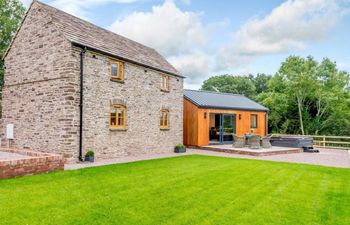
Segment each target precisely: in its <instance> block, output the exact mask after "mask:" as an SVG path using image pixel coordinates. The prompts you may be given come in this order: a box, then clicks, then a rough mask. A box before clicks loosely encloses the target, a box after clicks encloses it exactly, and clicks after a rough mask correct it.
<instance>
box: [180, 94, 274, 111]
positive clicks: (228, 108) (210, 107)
mask: <svg viewBox="0 0 350 225" xmlns="http://www.w3.org/2000/svg"><path fill="white" fill-rule="evenodd" d="M184 98H185V99H186V100H188V101H189V102H191V103H192V104H193V105H195V106H197V107H198V108H200V109H222V110H239V111H249V112H268V111H269V109H265V110H263V109H252V108H244V107H241V108H240V107H222V106H206V105H199V104H197V103H196V102H194V101H192V100H191V99H190V98H188V97H186V96H184Z"/></svg>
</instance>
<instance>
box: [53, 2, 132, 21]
mask: <svg viewBox="0 0 350 225" xmlns="http://www.w3.org/2000/svg"><path fill="white" fill-rule="evenodd" d="M136 1H138V0H53V1H51V2H49V4H50V5H52V6H54V7H57V8H59V9H61V10H63V11H65V12H67V13H70V14H73V15H75V16H78V17H80V18H84V19H88V18H89V10H90V9H93V8H94V7H97V6H103V5H106V4H108V3H124V4H127V3H133V2H136Z"/></svg>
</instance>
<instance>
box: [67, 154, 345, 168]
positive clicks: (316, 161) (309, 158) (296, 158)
mask: <svg viewBox="0 0 350 225" xmlns="http://www.w3.org/2000/svg"><path fill="white" fill-rule="evenodd" d="M193 154H199V155H210V156H220V157H228V158H245V159H257V160H268V161H278V162H289V163H304V164H311V165H321V166H330V167H338V168H350V152H349V151H347V150H335V149H320V153H295V154H282V155H269V156H250V155H241V154H232V153H225V152H214V151H208V150H196V149H187V152H186V153H181V154H177V153H161V154H150V155H140V156H127V157H121V158H114V159H106V160H97V161H96V162H94V163H85V162H84V163H70V164H66V165H65V170H74V169H81V168H87V167H95V166H103V165H110V164H117V163H127V162H135V161H141V160H149V159H160V158H168V157H181V156H184V155H193Z"/></svg>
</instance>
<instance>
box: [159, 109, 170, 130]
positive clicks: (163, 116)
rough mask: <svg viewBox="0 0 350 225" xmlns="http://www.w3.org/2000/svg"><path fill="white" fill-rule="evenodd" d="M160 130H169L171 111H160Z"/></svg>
mask: <svg viewBox="0 0 350 225" xmlns="http://www.w3.org/2000/svg"><path fill="white" fill-rule="evenodd" d="M160 129H169V110H167V109H162V110H161V111H160Z"/></svg>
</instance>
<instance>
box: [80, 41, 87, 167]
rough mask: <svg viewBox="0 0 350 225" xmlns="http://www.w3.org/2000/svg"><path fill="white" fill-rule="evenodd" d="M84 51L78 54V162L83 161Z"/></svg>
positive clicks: (83, 49) (84, 48)
mask: <svg viewBox="0 0 350 225" xmlns="http://www.w3.org/2000/svg"><path fill="white" fill-rule="evenodd" d="M86 49H87V48H86V47H83V48H82V50H81V52H80V102H79V112H80V114H79V116H80V118H79V161H83V102H84V55H85V53H86Z"/></svg>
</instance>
